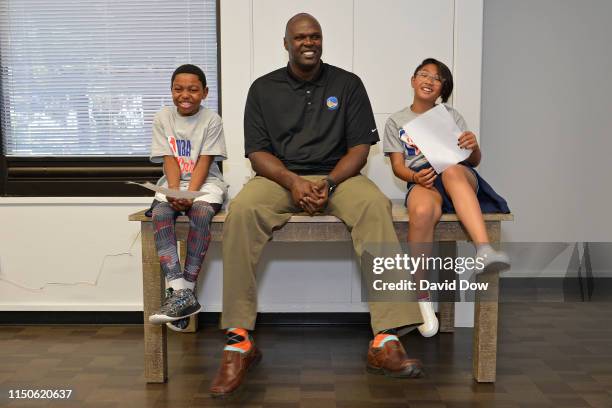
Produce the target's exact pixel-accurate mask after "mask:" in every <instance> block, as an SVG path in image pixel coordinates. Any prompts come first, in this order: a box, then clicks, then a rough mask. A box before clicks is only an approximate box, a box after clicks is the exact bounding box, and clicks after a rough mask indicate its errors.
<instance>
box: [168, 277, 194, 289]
mask: <svg viewBox="0 0 612 408" xmlns="http://www.w3.org/2000/svg"><path fill="white" fill-rule="evenodd" d="M190 283H191V282H187V281H186V280H185V278H178V279H172V280H171V281H170V282H168V285H170V287H171V288H172V289H174V290H181V289H191V290H193V286H192V287H189V284H190Z"/></svg>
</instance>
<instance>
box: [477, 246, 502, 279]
mask: <svg viewBox="0 0 612 408" xmlns="http://www.w3.org/2000/svg"><path fill="white" fill-rule="evenodd" d="M476 258H482V259H483V264H484V266H483V268H482V270H476V272H477V273H487V272H502V271H505V270H508V269H510V258H508V255H507V254H506V253H505V252H503V251H497V250H495V249H494V248H493V247H492V246H491V245H481V246H480V248H478V251H476Z"/></svg>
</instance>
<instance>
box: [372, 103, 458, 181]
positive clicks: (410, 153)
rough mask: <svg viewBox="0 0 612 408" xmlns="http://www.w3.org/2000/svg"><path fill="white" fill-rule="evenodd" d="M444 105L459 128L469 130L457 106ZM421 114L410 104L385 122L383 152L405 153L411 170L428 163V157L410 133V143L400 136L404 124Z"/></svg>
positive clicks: (406, 163)
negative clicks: (411, 108) (415, 111)
mask: <svg viewBox="0 0 612 408" xmlns="http://www.w3.org/2000/svg"><path fill="white" fill-rule="evenodd" d="M444 106H445V107H446V109H448V111H449V112H450V114H451V115H452V116H453V118H454V119H455V123H457V126H459V129H461V131H462V132H465V131H467V130H468V126H467V123H465V120H464V119H463V116H461V114H460V113H459V112H457V110H456V109H455V108H453V107H451V106H448V105H446V104H444ZM419 115H420V114H419V113H414V112H413V111H412V110H410V106H408V107H406V108H404V109H402V110H401V111H399V112H395V113H394V114H392V115H391V116H390V117H389V119H387V123H386V124H385V135H384V137H383V152H384V153H385V156H389V153H395V152H399V153H404V160H405V165H406V167H408V168H409V169H411V170H414V169H416V168H419V167H421V166H423V165H424V164H427V159H426V158H425V156H424V155H423V153H421V151H420V150H419V148H418V146H417V145H416V144H415V143H414V142H413V141H412V139H411V138H410V135H408V143H405V142H404V141H403V140H401V139H400V136H402V135H404V133H405V131H404V129H403V128H402V126H404V125H405V124H406V123H408V122H410V121H411V120H413V119H416V118H417V117H418V116H419Z"/></svg>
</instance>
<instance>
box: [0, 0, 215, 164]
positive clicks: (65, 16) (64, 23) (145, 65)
mask: <svg viewBox="0 0 612 408" xmlns="http://www.w3.org/2000/svg"><path fill="white" fill-rule="evenodd" d="M216 24H217V17H216V1H215V0H197V1H190V0H186V1H174V2H171V1H167V0H164V1H156V0H153V1H152V0H120V1H114V0H74V1H69V0H54V1H49V0H0V69H1V72H0V75H1V77H0V80H1V81H2V87H1V94H0V97H1V99H0V102H1V106H0V110H1V111H0V120H1V121H2V135H3V139H4V140H3V141H4V143H3V144H4V146H3V148H4V154H5V155H6V156H13V157H36V156H53V157H71V156H98V157H100V156H113V157H118V156H148V154H149V148H150V143H151V122H152V120H153V116H154V115H155V113H156V112H157V111H158V110H159V109H160V108H161V107H162V106H164V105H172V98H171V96H170V77H171V75H172V72H173V71H174V69H175V68H176V67H178V66H179V65H181V64H185V63H191V64H196V65H198V66H200V68H202V69H203V70H204V72H205V73H206V77H207V82H208V87H209V89H210V92H209V96H208V98H207V100H206V101H205V103H204V105H205V106H206V107H208V108H209V109H213V110H215V111H216V110H217V107H218V84H217V27H216Z"/></svg>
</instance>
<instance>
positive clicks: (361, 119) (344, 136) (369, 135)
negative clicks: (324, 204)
mask: <svg viewBox="0 0 612 408" xmlns="http://www.w3.org/2000/svg"><path fill="white" fill-rule="evenodd" d="M378 140H379V139H378V131H377V130H376V122H375V121H374V114H373V112H372V106H371V104H370V100H369V98H368V94H367V92H366V90H365V87H364V86H363V83H362V82H361V80H360V79H359V77H358V76H357V75H355V74H353V73H351V72H348V71H345V70H343V69H341V68H338V67H334V66H333V65H328V64H325V63H322V64H321V68H320V70H319V72H318V74H317V75H316V76H315V78H314V79H312V80H311V81H302V80H300V79H298V78H296V77H295V76H294V75H293V74H292V73H291V71H290V69H289V65H287V67H285V68H281V69H278V70H276V71H273V72H270V73H269V74H267V75H264V76H262V77H260V78H258V79H257V80H255V82H253V84H252V85H251V88H250V89H249V95H248V97H247V102H246V109H245V113H244V145H245V146H244V152H245V156H248V155H249V154H250V153H253V152H258V151H266V152H269V153H272V154H274V155H275V156H276V157H278V158H279V159H280V160H281V161H282V162H283V163H284V164H285V166H286V167H287V168H288V169H289V170H291V171H294V172H296V173H298V174H326V173H329V172H330V171H331V170H332V169H333V168H334V167H335V166H336V163H338V161H339V160H340V158H341V157H342V156H344V155H345V154H346V152H347V150H348V148H349V147H353V146H356V145H359V144H368V145H370V144H375V143H376V142H378Z"/></svg>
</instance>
